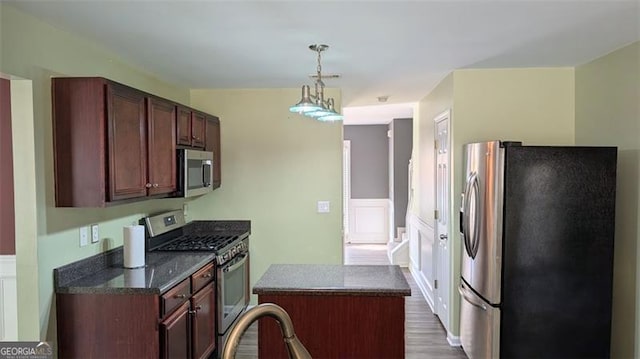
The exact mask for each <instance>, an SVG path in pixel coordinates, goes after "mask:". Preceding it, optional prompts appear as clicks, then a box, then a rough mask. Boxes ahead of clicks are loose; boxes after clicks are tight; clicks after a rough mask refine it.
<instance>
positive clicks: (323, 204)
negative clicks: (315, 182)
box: [318, 201, 331, 213]
mask: <svg viewBox="0 0 640 359" xmlns="http://www.w3.org/2000/svg"><path fill="white" fill-rule="evenodd" d="M329 212H331V206H330V202H329V201H318V213H329Z"/></svg>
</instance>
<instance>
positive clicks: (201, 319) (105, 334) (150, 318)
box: [56, 264, 217, 359]
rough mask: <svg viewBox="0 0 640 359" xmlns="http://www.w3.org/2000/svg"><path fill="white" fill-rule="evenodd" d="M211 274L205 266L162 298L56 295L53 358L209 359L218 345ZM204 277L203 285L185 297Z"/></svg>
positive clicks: (141, 295)
mask: <svg viewBox="0 0 640 359" xmlns="http://www.w3.org/2000/svg"><path fill="white" fill-rule="evenodd" d="M214 270H215V267H214V266H213V265H212V264H208V265H206V266H204V267H202V268H201V269H200V270H198V271H196V272H195V273H194V274H192V275H191V278H187V279H185V280H183V281H181V282H180V283H178V284H177V285H175V286H174V287H173V288H171V289H169V290H167V291H165V292H163V293H162V294H161V295H158V294H153V293H131V292H127V291H126V290H125V291H123V292H122V293H117V292H116V293H99V294H89V293H86V294H85V293H81V294H67V293H57V294H56V302H57V304H56V309H57V311H56V314H57V329H58V357H59V358H105V359H112V358H118V359H127V358H131V359H139V358H160V359H202V358H208V357H209V356H210V355H211V354H212V353H214V351H215V349H216V340H217V334H216V300H215V298H216V291H215V281H214V278H213V277H211V276H206V275H207V274H208V273H210V272H212V271H214ZM203 276H206V277H205V278H210V279H208V283H207V284H205V285H203V286H202V288H201V289H200V290H198V291H197V292H196V293H193V292H192V291H190V289H191V288H192V287H191V285H190V282H194V281H195V282H197V283H202V282H201V280H202V277H203ZM198 281H200V282H198ZM195 288H197V287H195Z"/></svg>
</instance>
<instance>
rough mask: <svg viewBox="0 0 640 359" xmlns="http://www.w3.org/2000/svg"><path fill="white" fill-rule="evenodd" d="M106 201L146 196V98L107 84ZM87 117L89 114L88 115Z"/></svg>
mask: <svg viewBox="0 0 640 359" xmlns="http://www.w3.org/2000/svg"><path fill="white" fill-rule="evenodd" d="M107 114H108V115H107V116H108V120H107V121H108V146H107V147H108V151H109V156H108V158H109V167H108V169H109V196H108V200H109V201H118V200H123V199H129V198H136V197H142V196H146V195H147V183H148V182H147V136H146V134H147V129H146V116H145V95H144V94H143V93H141V92H139V91H136V90H133V89H131V88H128V87H125V86H121V85H117V84H113V83H108V84H107ZM87 115H89V114H87Z"/></svg>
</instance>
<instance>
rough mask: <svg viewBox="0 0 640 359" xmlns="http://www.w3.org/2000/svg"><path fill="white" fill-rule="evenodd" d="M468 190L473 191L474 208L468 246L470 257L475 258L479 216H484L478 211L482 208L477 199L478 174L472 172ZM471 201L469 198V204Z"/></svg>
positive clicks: (478, 240)
mask: <svg viewBox="0 0 640 359" xmlns="http://www.w3.org/2000/svg"><path fill="white" fill-rule="evenodd" d="M469 190H470V191H472V192H473V196H474V197H473V198H474V201H473V204H474V209H473V234H472V233H469V234H470V236H469V237H470V238H469V239H470V241H471V242H470V243H469V244H470V247H471V257H472V258H475V257H476V255H477V254H478V247H479V245H480V228H478V227H479V225H480V218H482V217H484V213H480V211H481V210H482V209H483V206H481V205H479V203H478V200H479V199H480V196H479V193H480V185H479V183H478V176H477V175H476V174H475V173H474V174H473V177H472V178H471V185H470V186H469ZM469 197H471V194H469ZM470 203H471V200H469V204H470Z"/></svg>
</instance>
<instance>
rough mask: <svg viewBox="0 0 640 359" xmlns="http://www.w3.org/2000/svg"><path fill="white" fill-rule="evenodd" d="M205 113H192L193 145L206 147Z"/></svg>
mask: <svg viewBox="0 0 640 359" xmlns="http://www.w3.org/2000/svg"><path fill="white" fill-rule="evenodd" d="M205 117H206V116H205V114H203V113H199V112H195V111H193V112H192V113H191V146H193V147H200V148H204V137H205V128H204V126H205Z"/></svg>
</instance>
